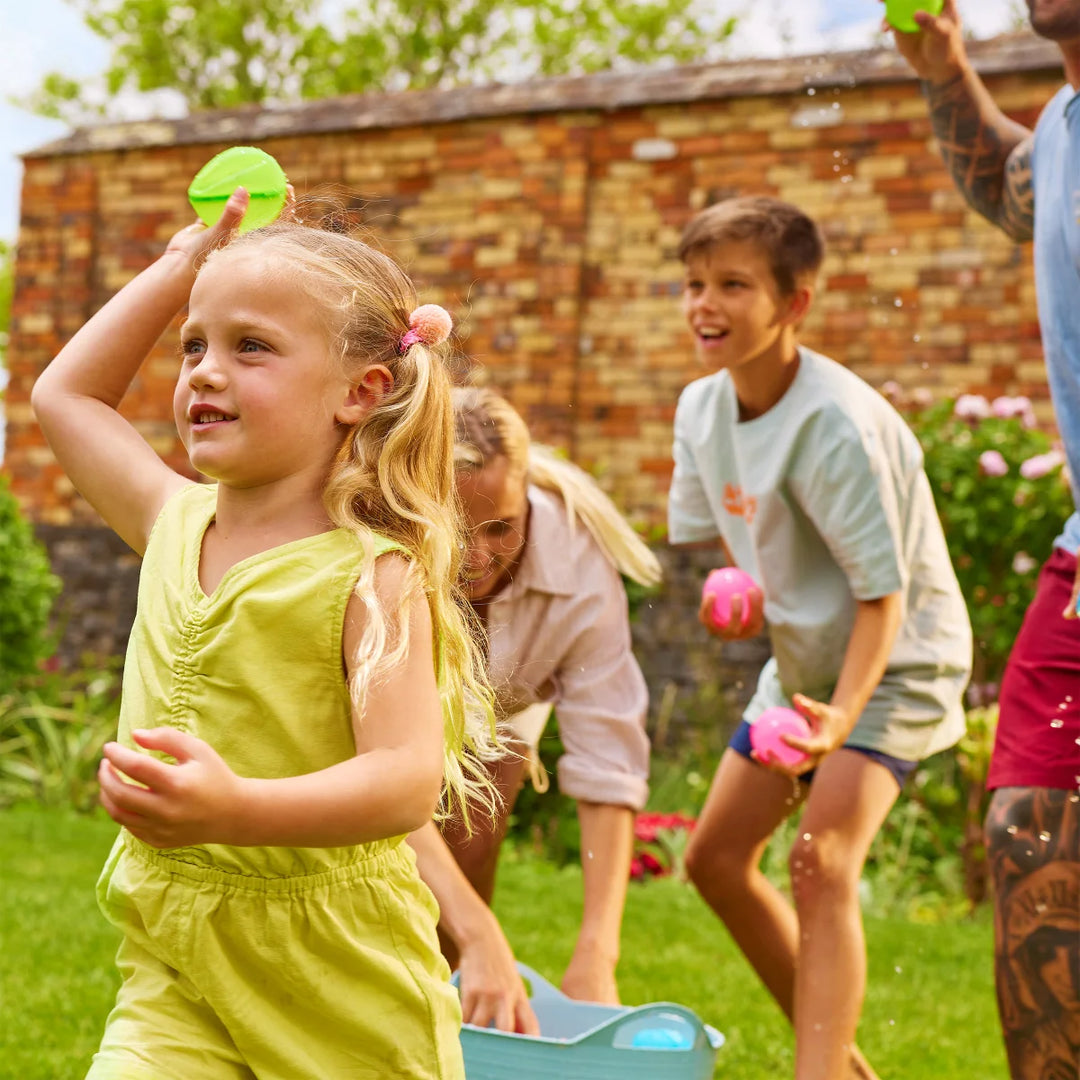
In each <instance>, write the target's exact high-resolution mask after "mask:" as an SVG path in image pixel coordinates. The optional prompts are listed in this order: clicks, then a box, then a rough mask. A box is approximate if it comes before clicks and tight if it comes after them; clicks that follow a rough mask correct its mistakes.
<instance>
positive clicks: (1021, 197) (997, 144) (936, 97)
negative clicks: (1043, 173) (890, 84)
mask: <svg viewBox="0 0 1080 1080" xmlns="http://www.w3.org/2000/svg"><path fill="white" fill-rule="evenodd" d="M922 87H923V93H924V94H925V95H926V100H927V101H928V102H929V105H930V119H931V122H932V124H933V126H934V134H935V135H936V136H937V140H938V144H939V145H940V146H941V154H942V157H944V159H945V164H946V165H947V166H948V169H949V172H951V173H952V178H953V180H955V181H956V186H957V187H958V188H959V189H960V193H961V194H962V195H963V196H964V198H965V199H966V200H967V202H968V205H969V206H971V207H972V209H974V210H977V211H978V212H979V213H980V214H982V216H983V217H984V218H986V219H987V220H988V221H990V222H992V223H993V224H994V225H997V226H998V227H999V228H1001V229H1003V230H1004V231H1005V232H1006V233H1007V234H1008V235H1009V236H1011V237H1012V238H1013V239H1014V240H1030V239H1031V234H1032V227H1033V223H1034V199H1033V197H1032V187H1031V146H1032V141H1033V139H1034V136H1033V135H1032V133H1031V132H1030V131H1029V130H1028V129H1027V128H1025V127H1023V126H1022V125H1020V124H1017V123H1015V122H1014V121H1012V120H1010V119H1009V118H1008V117H1007V116H1006V115H1005V114H1004V113H1003V112H1002V111H1001V110H1000V109H999V108H998V107H997V106H996V105H995V104H994V102H993V100H992V99H991V97H990V94H989V93H988V91H987V89H986V87H985V86H983V84H982V81H981V80H980V79H979V76H978V75H976V74H975V72H974V71H973V70H972V69H971V68H968V69H967V70H966V71H964V72H962V73H961V74H959V75H957V76H955V77H954V78H953V79H951V80H950V81H948V82H946V83H943V84H934V83H930V82H928V81H925V80H924V81H923V84H922Z"/></svg>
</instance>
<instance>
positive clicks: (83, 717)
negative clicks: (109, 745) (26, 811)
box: [0, 670, 120, 812]
mask: <svg viewBox="0 0 1080 1080" xmlns="http://www.w3.org/2000/svg"><path fill="white" fill-rule="evenodd" d="M119 691H120V683H119V677H118V675H117V674H116V672H115V671H112V670H104V671H91V672H83V673H79V674H76V675H73V676H61V675H56V674H50V675H42V676H39V677H38V678H36V679H34V680H25V681H24V682H23V683H22V684H20V686H19V689H18V690H17V691H14V692H12V693H9V694H7V695H5V696H3V697H0V807H4V806H10V805H12V804H15V803H22V802H36V803H40V804H41V805H42V806H56V807H72V808H73V809H75V810H77V811H80V812H85V811H88V810H91V809H92V808H93V807H94V806H96V805H97V793H98V788H97V767H98V762H99V761H100V760H101V748H102V747H103V746H104V745H105V743H106V742H107V741H108V740H109V739H111V738H113V737H114V736H115V734H116V724H117V718H118V716H119V709H120V704H119Z"/></svg>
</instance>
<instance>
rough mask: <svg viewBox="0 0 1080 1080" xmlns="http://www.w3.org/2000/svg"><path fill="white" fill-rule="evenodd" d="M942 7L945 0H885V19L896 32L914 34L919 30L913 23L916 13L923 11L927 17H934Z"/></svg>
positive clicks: (914, 22) (939, 12)
mask: <svg viewBox="0 0 1080 1080" xmlns="http://www.w3.org/2000/svg"><path fill="white" fill-rule="evenodd" d="M944 7H945V0H885V18H886V19H888V21H889V25H890V26H894V27H896V29H897V30H902V31H903V32H904V33H905V34H914V33H917V32H918V31H919V29H920V26H919V24H918V23H917V22H916V21H915V12H916V11H925V12H926V13H927V15H933V16H935V17H936V16H938V15H940V14H941V11H942V9H943V8H944Z"/></svg>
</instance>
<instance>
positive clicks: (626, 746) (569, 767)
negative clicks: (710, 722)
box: [487, 486, 649, 810]
mask: <svg viewBox="0 0 1080 1080" xmlns="http://www.w3.org/2000/svg"><path fill="white" fill-rule="evenodd" d="M528 498H529V508H530V514H529V535H528V539H527V540H526V544H525V551H524V553H523V555H522V558H521V561H520V563H519V564H518V567H517V570H516V572H515V575H514V579H513V580H512V581H511V582H510V584H509V585H507V586H506V588H505V589H503V590H502V591H501V592H500V593H498V594H497V595H496V596H495V597H494V598H493V599H492V601H491V602H490V604H489V606H488V609H487V630H488V641H489V645H488V649H489V656H488V670H489V673H490V677H491V681H492V684H493V686H494V687H495V693H496V698H497V704H498V709H499V712H500V714H501V715H502V716H509V715H511V714H513V713H515V712H517V711H519V710H521V709H523V708H525V707H526V706H527V705H533V704H536V703H538V702H550V703H551V704H552V705H553V706H554V707H555V711H556V714H557V716H558V722H559V734H560V736H561V738H562V742H563V746H564V748H565V753H564V754H563V756H562V758H560V760H559V765H558V779H559V789H560V790H561V791H562V792H563V794H565V795H568V796H570V798H572V799H579V800H583V801H586V802H595V803H606V804H613V805H618V806H627V807H630V808H631V809H634V810H638V809H640V808H641V807H642V806H644V804H645V799H646V797H647V796H648V783H647V780H648V775H649V740H648V737H647V736H646V734H645V715H646V712H647V710H648V690H647V688H646V685H645V679H644V676H643V675H642V674H641V669H640V668H639V667H638V664H637V661H636V660H635V659H634V654H633V652H632V651H631V641H630V620H629V614H628V610H627V602H626V590H625V589H624V588H623V583H622V579H621V578H620V577H619V573H618V571H617V570H616V569H615V568H614V567H613V566H612V564H611V563H610V562H609V561H608V559H607V558H606V556H605V555H604V553H603V551H602V550H601V549H600V546H599V545H598V544H597V542H596V541H595V540H594V539H593V537H592V535H591V534H590V532H589V530H588V529H587V528H586V527H585V526H584V525H583V524H582V523H581V522H580V521H577V522H575V523H574V525H573V527H571V523H570V521H569V520H568V518H567V514H566V508H565V506H564V504H563V502H562V500H561V499H560V498H559V497H558V496H557V495H555V494H553V493H551V492H549V491H545V490H542V489H541V488H538V487H535V486H530V487H529V489H528Z"/></svg>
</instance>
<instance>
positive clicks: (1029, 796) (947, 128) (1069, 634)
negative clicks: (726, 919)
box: [895, 0, 1080, 1080]
mask: <svg viewBox="0 0 1080 1080" xmlns="http://www.w3.org/2000/svg"><path fill="white" fill-rule="evenodd" d="M973 2H976V0H973ZM1026 2H1027V6H1028V11H1029V14H1030V16H1031V26H1032V29H1033V30H1034V31H1035V32H1036V33H1037V34H1039V35H1041V36H1042V37H1045V38H1048V39H1049V40H1051V41H1054V42H1056V43H1057V45H1058V47H1059V48H1060V50H1061V55H1062V58H1063V60H1064V65H1065V78H1066V85H1065V86H1063V87H1062V88H1061V90H1060V91H1059V92H1058V94H1057V95H1056V96H1055V97H1054V98H1053V99H1052V100H1051V101H1050V103H1049V104H1048V105H1047V106H1046V108H1045V109H1044V111H1043V113H1042V115H1041V117H1040V118H1039V122H1038V124H1037V125H1036V128H1035V131H1033V132H1032V131H1028V130H1027V128H1025V127H1022V126H1021V125H1020V124H1016V123H1013V121H1011V120H1009V119H1008V118H1007V117H1006V116H1005V115H1004V114H1003V113H1002V112H1001V111H1000V110H999V109H998V108H997V106H996V105H995V104H994V102H993V100H992V98H991V97H990V94H989V92H988V91H987V89H986V87H985V86H984V85H983V83H982V81H981V80H980V79H979V76H978V75H977V74H976V73H975V70H974V68H973V67H972V66H971V63H970V62H969V60H968V57H967V54H966V51H965V49H964V40H963V35H962V33H961V28H960V20H959V17H958V15H957V12H956V4H955V0H946V2H945V7H944V10H943V11H942V13H941V15H940V16H939V17H937V18H933V17H931V16H930V15H927V14H925V13H920V14H919V15H916V21H917V22H918V24H919V27H920V30H919V31H918V32H917V33H914V34H901V33H897V34H896V35H895V37H896V43H897V48H898V49H899V51H900V52H901V54H902V55H903V56H904V57H905V58H906V59H907V60H908V62H909V63H910V64H911V66H912V67H913V68H914V69H915V71H916V73H917V74H918V75H919V76H920V78H921V79H922V86H923V92H924V94H925V96H926V98H927V101H928V103H929V106H930V115H931V118H932V121H933V126H934V132H935V134H936V135H937V138H938V142H939V143H940V145H941V152H942V154H943V155H944V158H945V163H946V165H947V166H948V168H949V170H950V172H951V173H952V175H953V179H954V180H955V181H956V185H957V187H958V188H959V189H960V191H961V192H962V193H963V195H964V198H965V199H966V200H967V201H968V203H969V204H970V205H971V206H972V207H974V208H975V209H976V210H978V212H979V213H980V214H982V215H983V216H984V217H985V218H987V219H989V220H990V221H991V222H993V223H994V224H995V225H997V226H999V227H1000V228H1001V229H1003V230H1004V231H1005V232H1006V233H1007V234H1008V235H1009V236H1011V237H1012V238H1013V239H1014V240H1019V241H1023V240H1031V239H1033V240H1034V241H1035V277H1036V286H1037V293H1038V302H1039V324H1040V327H1041V330H1042V340H1043V349H1044V351H1045V354H1046V364H1047V374H1048V381H1049V384H1050V392H1051V396H1052V397H1053V401H1054V409H1055V412H1056V414H1057V420H1058V428H1059V430H1060V432H1061V437H1062V440H1063V442H1064V444H1065V453H1066V456H1067V458H1068V463H1069V470H1070V473H1071V477H1072V485H1073V495H1074V498H1076V497H1077V494H1078V492H1080V0H1026ZM1077 501H1078V503H1080V499H1078V500H1077ZM1078 549H1080V516H1078V515H1077V514H1075V513H1074V514H1073V516H1072V517H1071V518H1070V519H1069V521H1068V522H1067V523H1066V526H1065V531H1064V532H1063V534H1062V535H1061V536H1060V537H1058V539H1057V540H1056V541H1055V543H1054V552H1053V554H1052V555H1051V557H1050V559H1049V560H1048V561H1047V563H1046V565H1045V566H1044V567H1043V569H1042V573H1041V574H1040V576H1039V586H1038V591H1037V593H1036V596H1035V599H1034V601H1032V605H1031V607H1030V608H1029V609H1028V612H1027V615H1026V617H1025V619H1024V625H1023V627H1022V629H1021V630H1020V634H1019V636H1018V637H1017V639H1016V642H1015V644H1014V646H1013V650H1012V655H1011V656H1010V658H1009V664H1008V667H1007V669H1006V672H1005V677H1004V680H1003V682H1002V686H1001V703H1000V717H999V720H998V730H997V740H996V742H995V745H994V755H993V759H992V761H991V765H990V777H989V781H988V786H989V788H990V789H991V790H992V791H993V796H992V801H991V804H990V810H989V813H988V814H987V818H986V842H987V848H988V852H989V856H990V860H991V868H992V874H993V883H994V908H995V918H994V927H995V977H996V981H997V995H998V1008H999V1011H1000V1015H1001V1025H1002V1029H1003V1032H1004V1035H1005V1048H1006V1052H1007V1053H1008V1057H1009V1068H1010V1071H1011V1073H1012V1076H1013V1077H1014V1080H1077V1077H1078V1076H1080V620H1077V617H1076V604H1077V596H1078V594H1080V571H1078V568H1077V552H1078Z"/></svg>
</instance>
